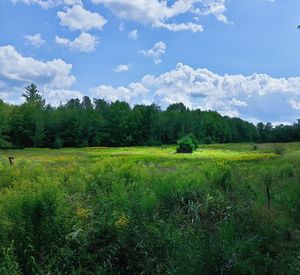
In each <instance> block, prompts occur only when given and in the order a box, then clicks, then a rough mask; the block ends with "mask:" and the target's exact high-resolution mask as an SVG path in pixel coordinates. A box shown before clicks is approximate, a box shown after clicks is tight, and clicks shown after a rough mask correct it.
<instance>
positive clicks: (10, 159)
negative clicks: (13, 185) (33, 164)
mask: <svg viewBox="0 0 300 275" xmlns="http://www.w3.org/2000/svg"><path fill="white" fill-rule="evenodd" d="M14 160H15V158H14V157H8V161H9V164H10V165H14Z"/></svg>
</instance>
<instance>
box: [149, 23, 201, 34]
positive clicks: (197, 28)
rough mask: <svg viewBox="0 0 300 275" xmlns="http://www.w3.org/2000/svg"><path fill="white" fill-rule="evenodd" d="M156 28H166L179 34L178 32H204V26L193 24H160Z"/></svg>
mask: <svg viewBox="0 0 300 275" xmlns="http://www.w3.org/2000/svg"><path fill="white" fill-rule="evenodd" d="M155 27H161V28H165V29H167V30H169V31H173V32H178V31H191V32H203V30H204V28H203V26H202V25H199V24H194V23H191V22H188V23H180V24H174V23H173V24H166V23H162V22H158V23H156V24H155Z"/></svg>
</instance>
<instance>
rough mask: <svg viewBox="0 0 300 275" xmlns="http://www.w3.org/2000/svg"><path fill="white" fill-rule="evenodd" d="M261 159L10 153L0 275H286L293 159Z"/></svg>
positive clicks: (294, 240)
mask: <svg viewBox="0 0 300 275" xmlns="http://www.w3.org/2000/svg"><path fill="white" fill-rule="evenodd" d="M210 146H211V145H210ZM235 146H236V145H235ZM211 147H213V146H211ZM291 147H293V148H295V145H294V144H293V145H291ZM268 148H269V147H268V146H264V145H260V147H259V148H257V150H255V153H253V150H252V148H251V145H249V146H248V147H247V146H246V145H241V148H235V149H236V150H233V148H228V145H226V146H225V145H224V147H221V148H220V147H219V148H217V149H216V148H215V149H211V148H210V147H207V148H200V149H199V150H198V151H197V152H196V153H194V154H193V155H191V156H188V157H185V156H182V157H181V156H180V157H178V156H177V155H176V154H174V148H173V149H172V148H171V147H166V148H147V147H142V148H132V149H130V148H119V149H109V148H103V149H102V148H98V149H78V150H73V149H66V150H53V151H51V150H25V151H15V152H14V153H15V156H16V165H15V166H13V167H11V166H9V165H8V164H7V161H6V159H5V157H3V158H2V163H1V166H0V174H1V176H0V190H1V193H0V217H1V219H0V248H1V250H0V273H1V274H297V273H299V272H300V261H299V248H300V237H299V220H300V219H299V218H300V216H299V213H300V200H299V196H300V185H299V180H300V161H299V158H298V157H299V156H300V151H297V150H294V149H293V150H290V149H289V147H288V148H286V151H285V154H283V155H280V156H278V155H277V156H274V155H272V154H273V153H272V150H273V149H272V147H270V148H269V149H268ZM239 149H240V150H241V151H240V150H239ZM268 150H270V151H269V152H268ZM209 152H211V156H210V157H208V155H209ZM202 153H203V154H204V155H205V157H203V155H201V154H202ZM5 154H6V153H5V152H3V154H2V155H5ZM7 154H8V153H7ZM9 154H11V152H10V153H9ZM268 154H271V155H268ZM253 156H255V157H253ZM256 156H259V157H256ZM261 156H264V157H261Z"/></svg>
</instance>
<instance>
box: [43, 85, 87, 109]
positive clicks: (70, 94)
mask: <svg viewBox="0 0 300 275" xmlns="http://www.w3.org/2000/svg"><path fill="white" fill-rule="evenodd" d="M42 93H43V95H44V98H45V99H46V102H47V103H51V105H52V106H59V105H60V104H63V103H65V102H66V101H67V100H69V99H71V98H82V97H83V94H82V93H81V92H79V91H73V90H64V89H59V90H43V91H42Z"/></svg>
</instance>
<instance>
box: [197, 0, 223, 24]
mask: <svg viewBox="0 0 300 275" xmlns="http://www.w3.org/2000/svg"><path fill="white" fill-rule="evenodd" d="M202 3H203V5H202V6H201V7H196V8H194V9H193V12H194V13H195V14H197V15H214V16H215V17H216V18H217V20H219V21H221V22H224V23H228V19H227V17H226V16H225V12H226V6H225V0H206V1H202Z"/></svg>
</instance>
